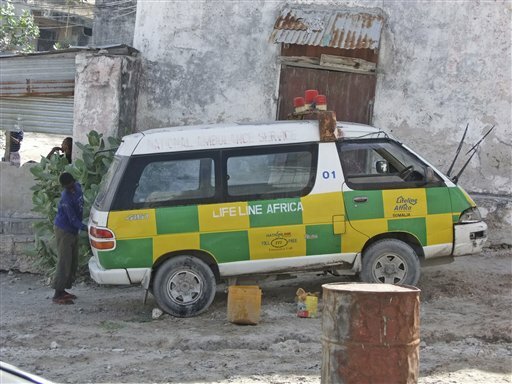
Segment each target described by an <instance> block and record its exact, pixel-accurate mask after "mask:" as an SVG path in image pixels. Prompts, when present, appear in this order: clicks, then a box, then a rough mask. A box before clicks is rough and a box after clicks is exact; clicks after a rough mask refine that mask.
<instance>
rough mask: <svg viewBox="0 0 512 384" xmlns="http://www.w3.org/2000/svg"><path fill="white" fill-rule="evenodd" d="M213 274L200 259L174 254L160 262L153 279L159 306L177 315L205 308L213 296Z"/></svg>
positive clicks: (193, 312)
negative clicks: (174, 255) (162, 262)
mask: <svg viewBox="0 0 512 384" xmlns="http://www.w3.org/2000/svg"><path fill="white" fill-rule="evenodd" d="M215 289H216V283H215V276H214V274H213V272H212V270H211V269H210V267H209V266H208V265H207V264H206V263H205V262H203V261H202V260H200V259H198V258H196V257H192V256H177V257H173V258H171V259H169V260H167V261H165V262H164V264H162V265H161V266H160V267H159V268H158V270H157V271H156V274H155V279H154V280H153V295H154V296H155V299H156V302H157V304H158V306H159V307H160V308H161V309H162V310H163V311H164V312H167V313H168V314H170V315H172V316H176V317H192V316H197V315H199V314H200V313H202V312H204V311H206V310H207V309H208V307H209V306H210V304H211V303H212V301H213V299H214V297H215Z"/></svg>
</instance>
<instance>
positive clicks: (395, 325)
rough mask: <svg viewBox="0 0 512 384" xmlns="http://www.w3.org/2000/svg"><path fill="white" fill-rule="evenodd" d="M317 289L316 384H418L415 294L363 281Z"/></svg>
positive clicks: (409, 289) (407, 288) (406, 288)
mask: <svg viewBox="0 0 512 384" xmlns="http://www.w3.org/2000/svg"><path fill="white" fill-rule="evenodd" d="M322 287H323V303H324V307H323V312H322V371H321V382H322V383H324V384H335V383H343V384H376V383H379V384H396V383H403V384H413V383H417V382H418V373H419V342H420V339H419V335H420V333H419V332H420V326H419V321H420V313H419V311H420V299H419V293H420V290H419V289H418V288H415V287H410V286H397V285H391V284H364V283H345V284H343V283H334V284H324V285H323V286H322Z"/></svg>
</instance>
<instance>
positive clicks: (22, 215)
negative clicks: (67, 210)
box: [0, 161, 41, 220]
mask: <svg viewBox="0 0 512 384" xmlns="http://www.w3.org/2000/svg"><path fill="white" fill-rule="evenodd" d="M32 166H33V165H32V164H30V163H27V164H23V166H21V167H20V168H18V167H14V166H12V165H10V164H9V163H8V162H3V161H2V162H0V217H1V218H2V219H4V218H12V219H20V220H21V219H34V218H39V217H41V216H40V215H39V214H37V213H35V212H32V206H33V205H32V191H31V190H30V188H32V186H34V184H35V181H34V176H33V175H32V173H30V168H31V167H32Z"/></svg>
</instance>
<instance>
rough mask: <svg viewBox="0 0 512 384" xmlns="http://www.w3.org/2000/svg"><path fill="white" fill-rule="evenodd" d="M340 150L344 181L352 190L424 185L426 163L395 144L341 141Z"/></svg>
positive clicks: (371, 141) (387, 142) (388, 142)
mask: <svg viewBox="0 0 512 384" xmlns="http://www.w3.org/2000/svg"><path fill="white" fill-rule="evenodd" d="M339 153H340V159H341V165H342V168H343V173H344V174H345V180H346V182H347V185H348V186H349V187H350V188H352V189H356V190H357V189H381V188H414V187H425V184H426V181H425V174H426V165H425V164H424V163H423V162H422V161H421V160H419V159H418V158H417V157H416V156H414V155H413V154H412V153H410V152H409V151H408V150H407V149H406V148H404V147H403V146H401V145H399V144H398V143H395V142H392V141H389V140H387V141H383V140H375V141H373V140H361V141H356V140H354V141H350V142H342V143H341V144H339ZM438 181H439V182H442V180H441V179H439V180H438Z"/></svg>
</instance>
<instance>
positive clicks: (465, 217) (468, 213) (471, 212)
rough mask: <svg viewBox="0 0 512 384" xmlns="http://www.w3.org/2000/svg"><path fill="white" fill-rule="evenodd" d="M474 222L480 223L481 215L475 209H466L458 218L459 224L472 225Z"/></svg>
mask: <svg viewBox="0 0 512 384" xmlns="http://www.w3.org/2000/svg"><path fill="white" fill-rule="evenodd" d="M476 221H482V215H481V214H480V211H479V210H478V208H477V207H471V208H468V209H466V210H465V211H464V212H462V214H461V215H460V217H459V223H461V224H464V223H474V222H476Z"/></svg>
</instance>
